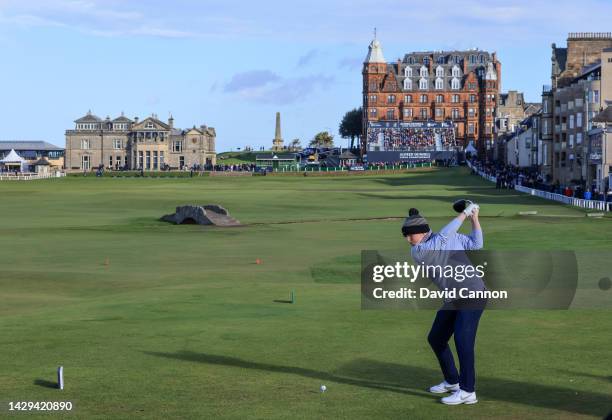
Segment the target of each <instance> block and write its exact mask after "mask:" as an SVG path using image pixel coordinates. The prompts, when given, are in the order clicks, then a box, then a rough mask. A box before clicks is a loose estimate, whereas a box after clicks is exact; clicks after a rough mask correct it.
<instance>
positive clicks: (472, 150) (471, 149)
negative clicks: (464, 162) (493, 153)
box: [465, 142, 478, 153]
mask: <svg viewBox="0 0 612 420" xmlns="http://www.w3.org/2000/svg"><path fill="white" fill-rule="evenodd" d="M477 152H478V151H477V150H476V148H475V147H474V142H470V144H468V145H467V147H466V148H465V153H477Z"/></svg>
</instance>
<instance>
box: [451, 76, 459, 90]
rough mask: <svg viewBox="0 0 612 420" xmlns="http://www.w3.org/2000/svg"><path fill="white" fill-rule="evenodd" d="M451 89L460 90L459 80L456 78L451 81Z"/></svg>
mask: <svg viewBox="0 0 612 420" xmlns="http://www.w3.org/2000/svg"><path fill="white" fill-rule="evenodd" d="M451 89H453V90H459V89H460V83H459V79H458V78H456V77H453V79H452V80H451Z"/></svg>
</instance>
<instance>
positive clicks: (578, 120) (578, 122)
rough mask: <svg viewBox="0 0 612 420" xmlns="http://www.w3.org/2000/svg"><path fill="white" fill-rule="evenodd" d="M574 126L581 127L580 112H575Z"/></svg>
mask: <svg viewBox="0 0 612 420" xmlns="http://www.w3.org/2000/svg"><path fill="white" fill-rule="evenodd" d="M576 127H578V128H580V127H582V112H579V113H578V114H576Z"/></svg>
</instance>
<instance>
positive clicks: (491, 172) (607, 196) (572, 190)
mask: <svg viewBox="0 0 612 420" xmlns="http://www.w3.org/2000/svg"><path fill="white" fill-rule="evenodd" d="M470 163H471V165H472V168H473V169H472V173H473V174H476V173H477V172H476V170H479V171H481V172H483V173H484V174H485V175H487V176H492V177H495V178H496V181H495V187H496V188H498V189H505V188H510V189H513V188H514V186H515V185H522V186H525V187H528V188H534V189H537V190H541V191H547V192H551V193H555V194H562V195H564V196H566V197H574V198H580V199H584V200H599V201H608V202H612V190H610V188H609V187H607V188H605V189H604V190H603V191H600V190H598V189H597V188H595V186H594V185H593V186H591V187H590V188H587V187H583V186H581V185H561V184H559V182H556V183H551V182H550V177H547V178H545V177H543V176H542V175H541V174H540V173H539V172H538V171H537V170H536V169H535V168H519V167H516V166H513V165H508V164H503V163H492V162H487V163H484V162H480V161H478V160H476V159H472V160H471V161H470Z"/></svg>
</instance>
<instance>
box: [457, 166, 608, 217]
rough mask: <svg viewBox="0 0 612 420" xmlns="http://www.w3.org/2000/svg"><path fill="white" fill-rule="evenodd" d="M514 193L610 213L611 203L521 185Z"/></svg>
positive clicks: (488, 177)
mask: <svg viewBox="0 0 612 420" xmlns="http://www.w3.org/2000/svg"><path fill="white" fill-rule="evenodd" d="M467 165H468V167H469V168H470V169H472V170H474V171H476V173H478V175H480V176H481V177H483V178H484V179H486V180H487V181H491V182H497V178H496V177H494V176H492V175H487V174H486V173H484V172H483V171H481V170H479V169H477V168H475V167H474V166H472V164H471V163H470V162H469V161H468V162H467ZM514 189H515V190H516V191H519V192H522V193H526V194H529V195H533V196H535V197H540V198H543V199H545V200H552V201H557V202H559V203H563V204H568V205H570V206H576V207H580V208H583V209H588V210H600V211H612V202H606V201H599V200H584V199H582V198H575V197H568V196H566V195H563V194H557V193H552V192H549V191H542V190H536V189H535V188H529V187H524V186H522V185H515V186H514Z"/></svg>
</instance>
